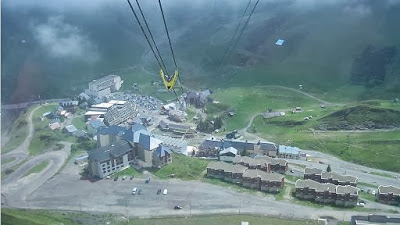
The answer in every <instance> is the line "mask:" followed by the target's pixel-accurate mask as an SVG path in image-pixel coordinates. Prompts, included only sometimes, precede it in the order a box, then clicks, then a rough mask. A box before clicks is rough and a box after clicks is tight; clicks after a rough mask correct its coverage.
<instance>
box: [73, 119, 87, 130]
mask: <svg viewBox="0 0 400 225" xmlns="http://www.w3.org/2000/svg"><path fill="white" fill-rule="evenodd" d="M71 123H72V125H74V126H75V127H76V129H78V130H86V123H85V120H84V117H83V116H77V117H75V118H73V119H72V122H71Z"/></svg>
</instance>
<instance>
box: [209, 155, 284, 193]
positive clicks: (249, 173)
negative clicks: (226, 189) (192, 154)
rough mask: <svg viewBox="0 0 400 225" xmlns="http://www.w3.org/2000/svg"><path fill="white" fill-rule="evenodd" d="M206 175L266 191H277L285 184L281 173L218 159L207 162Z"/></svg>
mask: <svg viewBox="0 0 400 225" xmlns="http://www.w3.org/2000/svg"><path fill="white" fill-rule="evenodd" d="M207 176H208V177H212V178H217V179H223V180H225V181H227V182H231V183H236V184H241V185H242V186H244V187H249V188H253V189H257V190H261V191H266V192H279V191H280V190H281V189H282V188H283V185H284V184H285V179H284V176H283V175H281V174H278V173H267V172H265V171H262V170H258V169H249V168H247V167H245V166H242V165H239V164H230V163H225V162H220V161H217V162H210V163H209V164H208V166H207Z"/></svg>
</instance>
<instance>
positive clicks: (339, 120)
mask: <svg viewBox="0 0 400 225" xmlns="http://www.w3.org/2000/svg"><path fill="white" fill-rule="evenodd" d="M319 122H321V123H322V124H321V125H319V126H317V128H326V129H328V130H343V129H344V130H347V129H349V130H352V129H360V128H375V129H382V128H393V127H399V126H400V111H398V110H393V109H382V108H377V107H370V106H366V105H358V106H354V107H349V108H345V109H342V110H338V111H336V112H333V113H331V114H329V115H327V116H325V117H323V118H321V119H319Z"/></svg>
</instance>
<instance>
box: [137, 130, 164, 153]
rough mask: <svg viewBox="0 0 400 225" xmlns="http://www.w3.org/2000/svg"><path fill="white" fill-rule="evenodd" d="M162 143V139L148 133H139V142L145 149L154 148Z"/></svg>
mask: <svg viewBox="0 0 400 225" xmlns="http://www.w3.org/2000/svg"><path fill="white" fill-rule="evenodd" d="M161 143H162V141H161V140H159V139H157V138H155V137H151V136H150V135H148V134H144V133H140V135H139V144H140V145H141V146H142V147H143V148H144V149H145V150H153V149H155V148H157V147H158V146H159V145H160V144H161Z"/></svg>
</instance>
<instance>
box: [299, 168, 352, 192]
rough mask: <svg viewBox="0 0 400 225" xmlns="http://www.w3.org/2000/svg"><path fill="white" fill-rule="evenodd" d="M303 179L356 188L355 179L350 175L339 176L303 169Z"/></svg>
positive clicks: (312, 169)
mask: <svg viewBox="0 0 400 225" xmlns="http://www.w3.org/2000/svg"><path fill="white" fill-rule="evenodd" d="M304 179H310V180H314V181H317V182H319V183H331V184H336V185H351V186H354V187H356V186H357V180H358V178H357V177H354V176H350V175H341V174H337V173H334V172H324V171H322V170H320V169H316V168H308V167H307V168H305V169H304Z"/></svg>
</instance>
